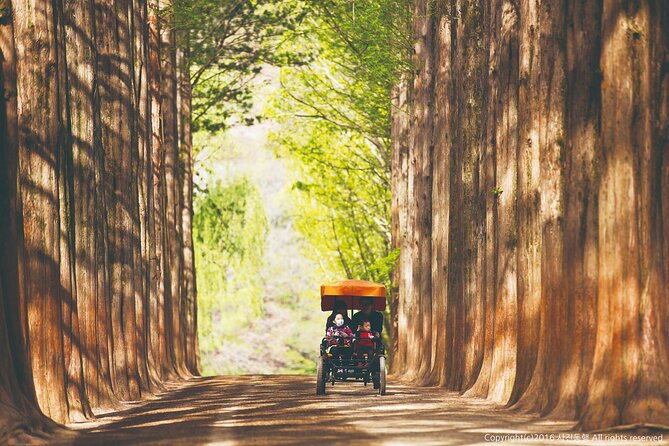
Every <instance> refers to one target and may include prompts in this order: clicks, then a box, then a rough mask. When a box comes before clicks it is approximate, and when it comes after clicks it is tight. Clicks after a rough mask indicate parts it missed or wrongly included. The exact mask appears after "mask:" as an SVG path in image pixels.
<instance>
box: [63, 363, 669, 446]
mask: <svg viewBox="0 0 669 446" xmlns="http://www.w3.org/2000/svg"><path fill="white" fill-rule="evenodd" d="M395 382H396V381H395V380H394V379H392V377H391V379H390V385H389V386H388V393H387V394H386V395H385V396H378V395H377V394H376V393H375V392H374V390H373V389H372V388H371V386H367V387H365V386H363V385H362V384H361V383H357V382H346V383H337V384H336V385H335V386H328V387H327V394H326V395H322V396H317V395H315V387H316V383H315V379H314V378H313V377H305V376H297V375H247V376H220V377H214V378H198V379H194V380H192V381H190V382H188V383H186V384H184V385H174V386H172V387H171V388H170V390H169V391H168V392H165V393H164V394H162V395H160V396H159V398H157V399H156V400H154V401H149V402H145V403H136V404H131V405H128V408H127V409H125V410H122V411H120V412H115V413H113V414H110V416H105V415H102V416H101V417H100V418H99V419H98V420H97V421H96V422H94V423H90V422H89V423H80V424H73V425H71V427H72V428H74V429H75V430H77V431H79V432H81V433H82V435H81V436H80V437H78V438H77V439H76V440H75V441H74V442H71V441H69V442H66V443H60V444H67V445H72V444H74V445H88V444H96V445H109V446H118V445H121V444H138V445H139V444H142V445H143V444H154V445H170V446H178V445H184V446H195V445H230V446H232V445H239V446H243V445H279V446H281V445H285V446H288V445H290V446H294V445H298V446H312V445H326V444H327V445H340V444H341V445H347V444H350V443H351V441H353V442H354V443H360V444H365V445H368V446H375V445H384V446H405V445H407V446H409V445H411V446H413V445H421V446H433V445H434V446H436V445H445V446H448V445H479V446H483V445H545V444H546V445H556V446H561V445H565V446H567V445H571V446H576V445H593V446H632V445H634V446H637V445H639V444H641V443H639V442H634V441H615V440H611V441H604V440H602V441H593V440H584V438H585V437H584V435H587V434H582V433H578V432H575V431H573V430H572V429H573V426H574V422H572V421H559V420H551V419H544V418H539V417H538V416H536V415H532V414H525V413H518V412H514V411H511V410H505V409H503V408H501V406H498V405H496V404H494V403H492V402H490V401H486V400H482V399H477V398H467V397H463V396H459V395H458V394H457V393H455V392H449V391H447V390H445V389H442V388H424V387H413V386H410V385H404V384H395ZM665 437H666V435H665ZM643 444H645V445H648V446H651V445H653V446H655V445H660V444H665V445H666V444H669V441H666V440H665V441H663V442H658V441H655V442H645V443H643Z"/></svg>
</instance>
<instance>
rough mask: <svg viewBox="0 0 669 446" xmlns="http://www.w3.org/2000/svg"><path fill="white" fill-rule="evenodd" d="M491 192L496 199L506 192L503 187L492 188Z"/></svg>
mask: <svg viewBox="0 0 669 446" xmlns="http://www.w3.org/2000/svg"><path fill="white" fill-rule="evenodd" d="M491 192H492V194H493V195H494V196H495V198H496V197H499V196H500V195H502V192H504V191H503V190H502V188H501V187H499V186H495V187H493V188H492V190H491Z"/></svg>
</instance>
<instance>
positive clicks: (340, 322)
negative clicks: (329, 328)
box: [332, 313, 345, 327]
mask: <svg viewBox="0 0 669 446" xmlns="http://www.w3.org/2000/svg"><path fill="white" fill-rule="evenodd" d="M332 322H333V323H334V325H335V327H343V326H344V322H345V321H344V315H343V314H341V313H337V314H335V317H334V320H333V321H332Z"/></svg>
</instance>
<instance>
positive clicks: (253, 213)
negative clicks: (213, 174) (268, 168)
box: [193, 178, 268, 373]
mask: <svg viewBox="0 0 669 446" xmlns="http://www.w3.org/2000/svg"><path fill="white" fill-rule="evenodd" d="M195 206H196V207H195V209H196V212H195V218H194V221H193V235H194V243H195V264H196V265H195V266H196V269H197V274H198V305H199V312H200V318H199V336H200V349H201V352H202V362H203V364H202V365H203V370H204V372H205V373H210V372H212V371H215V370H216V369H217V368H218V367H217V365H215V364H210V363H209V362H208V360H210V359H212V358H214V357H215V354H216V352H217V351H218V350H220V349H222V348H224V347H225V345H226V344H227V343H229V342H237V341H238V339H239V333H240V332H243V331H244V330H248V329H249V327H250V321H252V320H254V319H255V318H258V317H259V316H260V315H261V314H262V311H263V308H262V304H263V300H262V294H263V293H262V282H261V281H259V280H258V275H259V272H260V269H261V267H262V264H263V256H264V247H265V237H266V235H267V229H268V222H267V217H266V215H265V212H264V208H263V204H262V200H261V197H260V194H259V192H258V190H257V188H256V187H254V186H253V185H252V183H250V182H249V181H248V180H247V179H244V178H241V179H237V180H235V181H233V182H232V183H231V184H229V185H221V184H217V185H215V186H214V187H211V188H210V189H209V190H208V193H207V194H204V195H201V196H200V197H198V200H197V201H196V203H195Z"/></svg>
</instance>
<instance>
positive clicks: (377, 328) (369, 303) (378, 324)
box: [349, 297, 383, 338]
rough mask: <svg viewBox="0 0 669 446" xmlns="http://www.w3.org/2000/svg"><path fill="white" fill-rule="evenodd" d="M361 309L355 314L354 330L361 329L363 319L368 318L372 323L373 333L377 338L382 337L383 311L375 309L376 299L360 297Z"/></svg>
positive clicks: (353, 319)
mask: <svg viewBox="0 0 669 446" xmlns="http://www.w3.org/2000/svg"><path fill="white" fill-rule="evenodd" d="M360 307H361V310H360V311H358V312H357V313H355V314H354V315H353V318H351V324H350V325H349V326H350V327H351V328H352V329H353V330H355V331H360V328H361V326H362V321H363V320H368V321H369V322H370V323H371V325H372V333H373V334H374V336H375V337H376V338H380V337H381V333H382V332H383V313H381V312H380V311H376V310H374V300H372V298H371V297H363V298H362V299H360Z"/></svg>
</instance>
